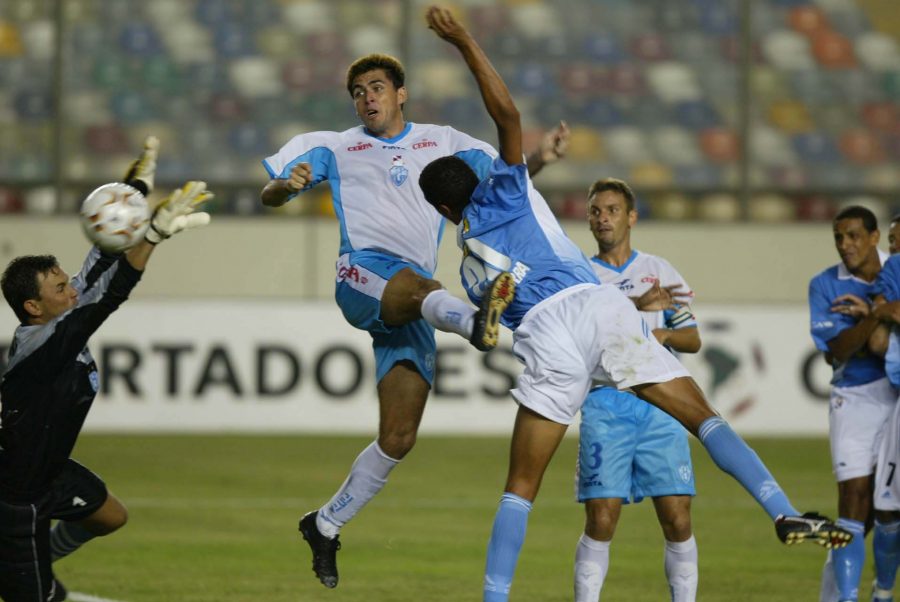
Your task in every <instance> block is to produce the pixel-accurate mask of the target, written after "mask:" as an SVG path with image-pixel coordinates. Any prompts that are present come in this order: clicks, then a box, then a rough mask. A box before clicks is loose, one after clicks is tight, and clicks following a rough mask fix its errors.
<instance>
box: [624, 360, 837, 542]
mask: <svg viewBox="0 0 900 602" xmlns="http://www.w3.org/2000/svg"><path fill="white" fill-rule="evenodd" d="M633 389H634V391H635V393H636V394H637V396H638V397H640V398H641V399H644V400H645V401H648V402H650V403H652V404H653V405H655V406H657V407H659V408H660V409H662V410H663V411H665V412H667V413H668V414H670V415H671V416H673V417H674V418H675V419H676V420H678V421H679V422H681V424H683V425H684V427H685V428H687V429H688V430H689V431H690V432H691V433H692V434H693V435H695V436H696V437H697V438H698V439H700V442H701V443H702V444H703V446H704V447H705V448H706V451H707V452H708V453H709V455H710V457H711V458H712V459H713V462H715V463H716V466H718V467H719V468H720V469H722V470H723V471H725V472H726V473H728V474H730V475H731V476H732V477H734V478H735V479H736V480H737V481H738V482H739V483H740V484H741V485H742V486H743V487H744V489H746V490H747V492H748V493H749V494H750V495H752V496H753V498H754V499H755V500H756V501H757V503H759V505H760V506H762V507H763V509H764V510H765V511H766V513H767V514H768V515H769V516H770V517H771V518H772V520H773V521H775V530H776V533H777V535H778V538H779V539H780V540H781V541H783V542H784V543H787V544H793V543H800V542H803V541H808V540H812V541H815V542H816V543H818V544H820V545H822V546H824V547H827V548H840V547H844V546H846V545H847V544H848V543H849V542H850V540H851V538H852V534H851V533H850V532H849V531H847V530H846V529H844V528H842V527H840V526H838V525H836V524H835V523H833V522H831V521H829V520H828V519H827V518H825V517H823V516H820V515H818V514H815V513H807V514H804V515H802V516H801V515H800V513H799V512H797V510H796V509H794V507H793V506H792V505H791V503H790V501H789V500H788V497H787V495H785V493H784V491H783V490H782V489H781V487H780V486H779V485H778V482H777V481H776V480H775V477H773V476H772V474H771V473H770V472H769V469H768V468H766V466H765V464H763V462H762V460H760V458H759V456H758V455H756V452H754V451H753V450H752V449H751V448H750V447H749V446H748V445H747V444H746V443H745V442H744V440H743V439H741V437H740V436H739V435H738V434H737V433H735V432H734V430H732V428H731V427H730V426H729V425H728V423H727V422H725V420H723V419H722V418H721V417H720V416H719V415H718V414H716V412H715V410H713V409H712V407H711V406H710V405H709V403H708V402H707V401H706V398H705V397H704V395H703V392H702V391H701V390H700V388H699V387H698V386H697V384H696V382H694V379H693V378H690V377H679V378H674V379H672V380H669V381H666V382H661V383H651V384H644V385H638V386H635V387H633Z"/></svg>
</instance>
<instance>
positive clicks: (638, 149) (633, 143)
mask: <svg viewBox="0 0 900 602" xmlns="http://www.w3.org/2000/svg"><path fill="white" fill-rule="evenodd" d="M604 145H605V147H606V150H607V152H608V153H609V156H610V158H611V159H612V161H613V162H615V163H618V164H620V165H627V166H631V165H634V164H636V163H639V162H642V161H647V160H648V159H652V158H653V155H652V153H651V152H650V147H649V145H648V143H647V139H646V137H645V136H644V133H643V132H642V131H641V130H640V129H639V128H636V127H633V126H623V127H617V128H611V129H610V130H609V131H607V132H604Z"/></svg>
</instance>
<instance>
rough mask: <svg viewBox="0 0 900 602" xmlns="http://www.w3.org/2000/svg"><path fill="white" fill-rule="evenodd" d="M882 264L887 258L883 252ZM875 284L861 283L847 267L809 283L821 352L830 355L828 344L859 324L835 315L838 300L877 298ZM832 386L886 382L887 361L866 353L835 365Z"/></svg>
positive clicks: (839, 266)
mask: <svg viewBox="0 0 900 602" xmlns="http://www.w3.org/2000/svg"><path fill="white" fill-rule="evenodd" d="M879 257H880V258H881V262H882V264H883V263H884V262H885V260H886V259H887V254H886V253H882V252H881V251H879ZM874 291H875V284H874V283H870V282H865V281H864V280H860V279H859V278H857V277H856V276H854V275H853V274H851V273H850V272H849V271H848V270H847V267H846V266H845V265H844V264H843V263H839V264H837V265H834V266H831V267H830V268H828V269H826V270H823V271H822V272H820V273H819V274H817V275H816V276H815V277H814V278H813V279H812V280H811V281H810V283H809V317H810V333H811V334H812V338H813V342H815V344H816V348H817V349H819V351H823V352H825V353H828V351H829V348H828V341H831V340H832V339H834V338H835V337H837V336H838V335H839V334H840V333H841V332H842V331H844V330H846V329H847V328H851V327H852V326H854V325H855V324H856V318H854V317H852V316H848V315H845V314H839V313H835V312H832V311H831V307H832V305H834V300H835V299H837V298H838V297H840V296H841V295H847V294H851V295H856V296H857V297H860V298H862V299H869V298H871V297H872V296H873V294H874ZM833 367H834V376H833V377H832V379H831V384H832V385H834V386H835V387H855V386H859V385H863V384H866V383H870V382H873V381H876V380H878V379H880V378H884V376H885V373H884V360H883V359H882V358H880V357H876V356H874V355H872V354H871V353H869V352H868V351H867V350H865V349H862V350H860V351H859V352H857V353H856V354H854V355H853V356H852V357H851V358H849V359H848V360H847V361H846V362H843V363H842V364H840V365H835V366H833Z"/></svg>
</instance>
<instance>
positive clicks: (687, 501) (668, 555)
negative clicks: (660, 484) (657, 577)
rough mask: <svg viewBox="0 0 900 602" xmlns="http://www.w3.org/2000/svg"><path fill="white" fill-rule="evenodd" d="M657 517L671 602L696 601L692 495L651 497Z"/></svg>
mask: <svg viewBox="0 0 900 602" xmlns="http://www.w3.org/2000/svg"><path fill="white" fill-rule="evenodd" d="M653 506H654V508H655V509H656V518H657V519H658V520H659V526H660V527H661V528H662V532H663V535H664V536H665V538H666V552H665V564H664V566H665V570H666V579H667V580H668V582H669V591H671V592H672V600H673V602H694V600H696V599H697V583H698V580H699V571H698V566H697V542H696V540H695V539H694V535H693V533H692V530H691V496H689V495H665V496H659V497H655V498H653Z"/></svg>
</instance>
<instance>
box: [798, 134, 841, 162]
mask: <svg viewBox="0 0 900 602" xmlns="http://www.w3.org/2000/svg"><path fill="white" fill-rule="evenodd" d="M793 145H794V149H795V150H796V151H797V155H798V156H799V157H800V160H801V161H803V162H804V163H808V164H817V163H828V164H834V163H838V162H839V161H840V159H841V154H840V152H838V149H837V146H836V145H835V143H834V140H833V139H832V138H831V137H830V136H828V135H827V134H825V133H823V132H808V133H800V134H795V135H794V137H793Z"/></svg>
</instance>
